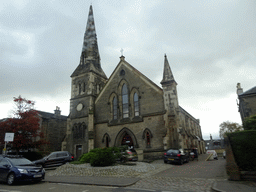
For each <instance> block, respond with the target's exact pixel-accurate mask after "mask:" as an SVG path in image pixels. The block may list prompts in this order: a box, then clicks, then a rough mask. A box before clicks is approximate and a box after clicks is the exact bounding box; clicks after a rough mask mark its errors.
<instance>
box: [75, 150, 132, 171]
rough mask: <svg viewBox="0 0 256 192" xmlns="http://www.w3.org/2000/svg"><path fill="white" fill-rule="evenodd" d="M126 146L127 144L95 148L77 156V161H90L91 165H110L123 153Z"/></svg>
mask: <svg viewBox="0 0 256 192" xmlns="http://www.w3.org/2000/svg"><path fill="white" fill-rule="evenodd" d="M127 148H128V146H122V147H108V148H103V149H101V148H95V149H92V150H91V151H90V152H89V153H85V154H83V155H82V156H81V157H79V161H80V162H81V163H90V164H91V166H100V167H102V166H110V165H113V164H114V163H115V162H116V160H118V159H120V158H121V156H122V155H124V154H125V150H126V149H127Z"/></svg>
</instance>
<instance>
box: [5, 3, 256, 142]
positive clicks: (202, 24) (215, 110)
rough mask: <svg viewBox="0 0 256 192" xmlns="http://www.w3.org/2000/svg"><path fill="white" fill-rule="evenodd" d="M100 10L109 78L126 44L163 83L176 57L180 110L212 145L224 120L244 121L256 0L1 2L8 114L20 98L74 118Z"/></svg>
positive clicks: (135, 61) (133, 58) (137, 63)
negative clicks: (72, 104) (74, 80)
mask: <svg viewBox="0 0 256 192" xmlns="http://www.w3.org/2000/svg"><path fill="white" fill-rule="evenodd" d="M90 4H92V6H93V12H94V20H95V25H96V33H97V37H98V46H99V51H100V56H101V66H102V68H103V70H104V71H105V73H106V75H107V76H108V77H109V76H110V75H111V73H112V72H113V70H114V69H115V67H116V65H117V64H118V62H119V60H120V59H119V57H120V55H121V53H120V50H121V48H122V49H123V50H124V52H123V54H124V56H125V59H126V61H128V62H129V63H130V64H131V65H133V66H134V67H135V68H137V69H138V70H139V71H140V72H141V73H143V74H144V75H146V76H147V77H149V78H150V79H151V80H152V81H153V82H155V83H156V84H157V85H159V86H160V87H161V85H160V81H161V80H162V75H163V66H164V54H165V53H166V54H167V58H168V60H169V64H170V66H171V69H172V72H173V74H174V78H175V80H176V81H177V83H178V86H177V89H178V97H179V104H180V106H181V107H183V108H184V109H185V110H186V111H187V112H189V113H190V114H191V115H193V116H194V117H195V118H198V119H200V122H201V127H202V132H203V137H204V139H209V136H210V134H212V135H213V138H218V135H219V134H218V131H219V125H220V124H221V123H222V122H223V121H227V120H229V121H232V122H237V123H241V118H240V115H239V113H238V108H237V104H236V99H237V95H236V84H237V83H238V82H240V83H241V86H242V88H243V89H244V91H246V90H248V89H250V88H252V87H254V86H255V82H256V75H255V72H256V11H255V10H256V1H254V0H243V1H242V0H214V1H213V0H209V1H208V0H176V1H175V0H173V1H166V0H152V1H150V0H122V1H121V0H109V1H108V0H95V1H85V0H72V1H70V0H48V1H45V0H42V1H41V0H8V1H7V0H0V66H1V70H0V78H1V83H0V93H1V94H0V109H1V110H0V118H5V117H10V116H12V110H13V108H14V104H13V97H18V96H19V95H21V96H22V97H25V98H26V99H30V100H33V101H35V102H36V105H35V107H36V109H38V110H41V111H47V112H53V111H54V109H55V108H56V106H59V107H60V109H61V111H62V114H63V115H68V114H69V99H70V96H71V78H70V75H71V74H72V72H73V71H74V70H75V68H76V67H77V66H78V64H79V60H80V54H81V50H82V44H83V36H84V32H85V27H86V23H87V17H88V12H89V6H90Z"/></svg>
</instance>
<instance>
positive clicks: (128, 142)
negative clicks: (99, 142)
mask: <svg viewBox="0 0 256 192" xmlns="http://www.w3.org/2000/svg"><path fill="white" fill-rule="evenodd" d="M121 145H128V146H129V147H134V144H133V140H132V137H131V136H130V135H129V134H128V133H127V132H125V135H124V136H123V139H122V141H121Z"/></svg>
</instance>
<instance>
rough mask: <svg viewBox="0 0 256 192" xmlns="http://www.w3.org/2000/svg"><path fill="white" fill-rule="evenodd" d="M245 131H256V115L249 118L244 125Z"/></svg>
mask: <svg viewBox="0 0 256 192" xmlns="http://www.w3.org/2000/svg"><path fill="white" fill-rule="evenodd" d="M243 126H244V129H245V130H256V115H252V116H250V117H247V118H246V119H245V120H244V123H243Z"/></svg>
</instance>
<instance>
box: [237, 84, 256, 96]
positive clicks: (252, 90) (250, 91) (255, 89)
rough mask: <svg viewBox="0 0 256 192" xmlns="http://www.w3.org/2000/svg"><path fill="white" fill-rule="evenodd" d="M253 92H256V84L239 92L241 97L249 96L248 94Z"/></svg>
mask: <svg viewBox="0 0 256 192" xmlns="http://www.w3.org/2000/svg"><path fill="white" fill-rule="evenodd" d="M251 94H256V86H255V87H253V88H251V89H249V90H248V91H245V92H243V93H241V94H239V97H240V96H247V95H251Z"/></svg>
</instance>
